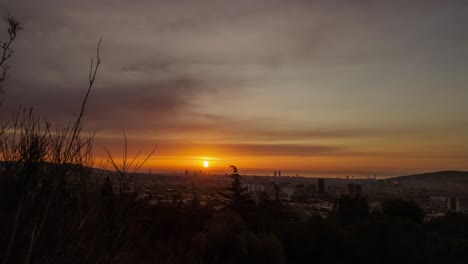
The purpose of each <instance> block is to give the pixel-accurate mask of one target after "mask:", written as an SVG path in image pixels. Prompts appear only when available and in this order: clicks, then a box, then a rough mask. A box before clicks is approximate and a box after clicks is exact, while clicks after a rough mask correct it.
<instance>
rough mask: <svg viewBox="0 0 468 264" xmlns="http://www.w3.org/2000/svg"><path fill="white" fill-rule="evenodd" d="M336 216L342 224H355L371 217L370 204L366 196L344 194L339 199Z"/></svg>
mask: <svg viewBox="0 0 468 264" xmlns="http://www.w3.org/2000/svg"><path fill="white" fill-rule="evenodd" d="M336 214H337V215H336V216H337V219H338V221H339V222H340V223H342V224H345V225H346V224H354V223H357V222H359V221H362V220H367V219H368V218H369V204H368V203H367V200H366V199H365V198H361V197H356V198H352V197H349V196H343V197H341V198H340V199H339V200H338V206H337V210H336Z"/></svg>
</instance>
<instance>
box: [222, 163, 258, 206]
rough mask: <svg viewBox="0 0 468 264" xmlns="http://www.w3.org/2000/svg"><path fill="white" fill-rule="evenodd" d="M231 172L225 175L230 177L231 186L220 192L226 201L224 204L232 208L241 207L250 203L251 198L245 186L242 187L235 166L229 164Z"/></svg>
mask: <svg viewBox="0 0 468 264" xmlns="http://www.w3.org/2000/svg"><path fill="white" fill-rule="evenodd" d="M230 167H231V169H232V174H230V175H228V176H227V177H229V178H231V179H232V182H231V187H229V188H227V190H226V192H223V193H221V196H223V197H224V198H225V199H226V201H225V202H224V203H225V205H226V206H227V207H229V208H233V209H243V208H246V207H248V206H250V205H252V199H251V196H250V194H249V193H247V188H245V187H242V182H241V176H240V175H239V173H237V168H236V166H233V165H231V166H230Z"/></svg>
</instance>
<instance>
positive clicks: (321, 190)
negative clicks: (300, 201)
mask: <svg viewBox="0 0 468 264" xmlns="http://www.w3.org/2000/svg"><path fill="white" fill-rule="evenodd" d="M318 192H319V193H325V179H318Z"/></svg>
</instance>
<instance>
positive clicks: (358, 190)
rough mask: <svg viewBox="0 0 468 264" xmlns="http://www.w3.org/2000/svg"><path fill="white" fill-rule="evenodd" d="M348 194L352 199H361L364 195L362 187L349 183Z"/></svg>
mask: <svg viewBox="0 0 468 264" xmlns="http://www.w3.org/2000/svg"><path fill="white" fill-rule="evenodd" d="M346 194H347V195H349V196H351V197H359V196H361V194H362V185H361V184H355V183H348V185H347V188H346Z"/></svg>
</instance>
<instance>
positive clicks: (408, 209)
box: [382, 199, 424, 223]
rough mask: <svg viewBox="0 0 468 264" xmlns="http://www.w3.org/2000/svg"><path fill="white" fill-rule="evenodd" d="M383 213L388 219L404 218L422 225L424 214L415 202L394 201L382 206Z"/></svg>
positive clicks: (386, 202)
mask: <svg viewBox="0 0 468 264" xmlns="http://www.w3.org/2000/svg"><path fill="white" fill-rule="evenodd" d="M382 213H383V214H384V215H385V216H386V217H387V218H402V219H409V220H412V221H415V222H416V223H422V222H423V220H424V212H423V211H422V209H421V208H420V207H419V206H418V205H417V204H416V203H415V202H414V201H405V200H401V199H394V200H389V201H385V202H383V204H382Z"/></svg>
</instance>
